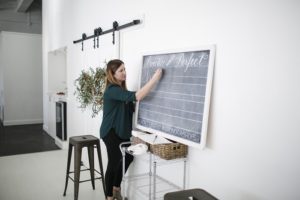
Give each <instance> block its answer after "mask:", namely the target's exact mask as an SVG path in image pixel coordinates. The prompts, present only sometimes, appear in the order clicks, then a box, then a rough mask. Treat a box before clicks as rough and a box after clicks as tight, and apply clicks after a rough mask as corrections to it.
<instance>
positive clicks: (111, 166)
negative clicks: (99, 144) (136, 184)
mask: <svg viewBox="0 0 300 200" xmlns="http://www.w3.org/2000/svg"><path fill="white" fill-rule="evenodd" d="M102 139H103V141H104V143H105V145H106V150H107V157H108V163H107V168H106V173H105V185H106V193H107V194H106V195H107V196H113V194H112V192H113V186H115V187H120V184H121V181H122V178H123V174H122V153H121V151H120V148H119V145H120V144H121V143H122V142H128V141H129V140H124V139H121V138H119V136H118V135H117V134H116V133H115V131H114V129H111V130H110V132H109V133H108V134H107V136H105V137H104V138H102ZM132 161H133V156H132V155H130V154H127V153H126V155H125V172H126V171H127V169H128V167H129V165H130V163H131V162H132Z"/></svg>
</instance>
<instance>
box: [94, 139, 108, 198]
mask: <svg viewBox="0 0 300 200" xmlns="http://www.w3.org/2000/svg"><path fill="white" fill-rule="evenodd" d="M96 146H97V154H98V161H99V167H100V174H101V180H102V187H103V191H104V194H105V198H107V196H106V194H107V193H106V188H105V180H104V173H103V165H102V156H101V150H100V141H99V142H98V143H97V145H96Z"/></svg>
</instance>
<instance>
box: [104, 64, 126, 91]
mask: <svg viewBox="0 0 300 200" xmlns="http://www.w3.org/2000/svg"><path fill="white" fill-rule="evenodd" d="M123 64H124V62H123V61H122V60H119V59H114V60H110V61H109V62H108V63H107V66H106V78H105V88H106V87H107V86H108V85H109V84H116V85H119V83H118V81H117V80H116V78H115V77H114V74H115V73H116V71H117V70H118V68H119V67H120V66H121V65H123ZM121 87H122V88H123V89H127V87H126V81H123V82H122V85H121Z"/></svg>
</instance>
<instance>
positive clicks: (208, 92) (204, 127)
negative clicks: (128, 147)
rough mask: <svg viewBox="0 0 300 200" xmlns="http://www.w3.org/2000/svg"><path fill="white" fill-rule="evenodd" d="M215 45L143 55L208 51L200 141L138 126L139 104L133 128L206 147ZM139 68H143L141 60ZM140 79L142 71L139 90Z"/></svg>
mask: <svg viewBox="0 0 300 200" xmlns="http://www.w3.org/2000/svg"><path fill="white" fill-rule="evenodd" d="M215 49H216V47H215V45H208V46H199V47H194V48H184V49H177V50H167V51H156V52H147V53H145V54H144V55H143V58H144V56H150V55H159V54H169V53H180V52H193V51H207V50H209V51H210V56H209V63H208V72H207V83H206V91H205V103H204V111H203V118H202V119H203V120H202V129H201V130H202V132H201V139H200V142H199V143H197V142H194V141H190V140H188V139H184V138H181V137H177V136H174V135H170V134H167V133H164V132H162V131H159V130H155V129H152V128H149V127H145V126H143V125H141V124H138V112H139V102H137V104H136V114H135V119H134V126H135V127H136V128H138V129H140V130H143V131H146V132H149V133H154V134H157V135H160V136H162V137H165V138H167V139H170V140H174V141H176V142H180V143H182V144H186V145H188V146H191V147H196V148H199V149H203V148H204V147H205V145H206V137H207V127H208V117H209V108H210V98H211V88H212V81H213V71H214V61H215ZM141 66H142V67H143V59H142V63H141ZM141 78H142V70H140V77H139V87H138V88H141Z"/></svg>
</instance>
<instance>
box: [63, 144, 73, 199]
mask: <svg viewBox="0 0 300 200" xmlns="http://www.w3.org/2000/svg"><path fill="white" fill-rule="evenodd" d="M72 150H73V145H71V144H69V151H68V162H67V172H66V184H65V191H64V196H66V192H67V187H68V181H69V173H70V164H71V158H72Z"/></svg>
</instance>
